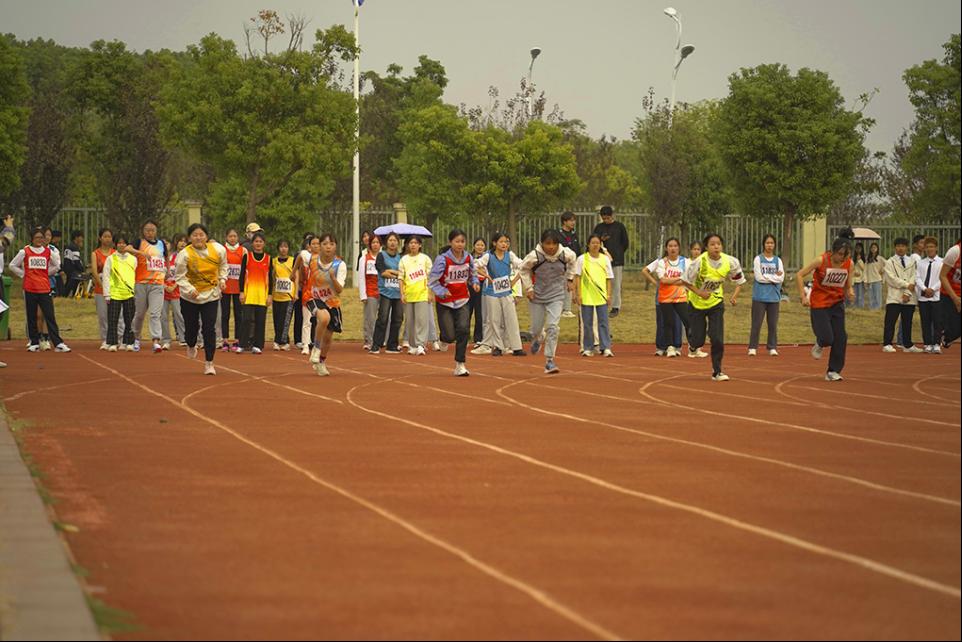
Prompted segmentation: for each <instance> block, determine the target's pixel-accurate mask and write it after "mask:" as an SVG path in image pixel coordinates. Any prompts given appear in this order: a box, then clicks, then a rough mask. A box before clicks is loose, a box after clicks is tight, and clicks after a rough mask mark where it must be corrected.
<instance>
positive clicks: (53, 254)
mask: <svg viewBox="0 0 962 642" xmlns="http://www.w3.org/2000/svg"><path fill="white" fill-rule="evenodd" d="M59 272H60V252H59V250H57V249H56V248H50V265H49V266H48V267H47V273H48V274H49V275H50V276H53V275H54V274H58V273H59Z"/></svg>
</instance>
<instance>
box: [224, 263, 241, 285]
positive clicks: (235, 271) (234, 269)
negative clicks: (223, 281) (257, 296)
mask: <svg viewBox="0 0 962 642" xmlns="http://www.w3.org/2000/svg"><path fill="white" fill-rule="evenodd" d="M240 272H241V266H240V263H228V264H227V278H228V279H230V280H231V281H240Z"/></svg>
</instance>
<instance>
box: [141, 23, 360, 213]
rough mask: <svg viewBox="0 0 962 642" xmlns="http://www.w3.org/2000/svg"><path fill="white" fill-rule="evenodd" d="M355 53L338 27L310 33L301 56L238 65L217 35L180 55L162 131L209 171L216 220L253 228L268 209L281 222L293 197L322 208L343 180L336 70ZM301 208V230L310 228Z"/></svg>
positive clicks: (345, 106) (347, 144) (349, 130)
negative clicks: (183, 60)
mask: <svg viewBox="0 0 962 642" xmlns="http://www.w3.org/2000/svg"><path fill="white" fill-rule="evenodd" d="M355 51H356V48H355V45H354V36H353V35H352V34H350V33H348V32H347V31H346V30H345V29H344V27H343V26H339V25H338V26H335V27H332V28H330V29H328V30H327V31H322V30H318V31H317V32H316V41H315V43H314V46H313V47H312V48H311V49H310V50H309V51H298V50H291V49H288V50H286V51H283V52H281V53H278V54H265V55H263V56H261V57H248V58H246V59H245V58H242V57H241V56H240V55H238V52H237V49H236V47H235V45H234V43H233V42H231V41H229V40H225V39H223V38H221V37H219V36H217V35H215V34H210V35H208V36H206V37H204V38H203V39H202V40H201V42H200V44H199V45H196V46H191V47H189V48H188V60H187V63H186V65H185V66H184V69H183V70H182V72H181V73H180V75H179V77H178V78H176V79H175V81H173V82H171V83H170V84H169V85H168V86H167V87H166V89H165V90H164V92H163V99H162V106H161V108H160V110H159V111H160V115H161V122H162V131H163V135H164V138H165V140H167V141H168V142H169V143H171V144H174V145H177V146H179V147H181V148H183V149H185V150H186V151H188V152H189V153H190V154H191V155H193V156H194V157H195V158H197V159H198V160H201V161H203V162H204V163H206V164H207V165H209V166H210V167H211V168H212V170H213V173H214V176H215V179H214V182H213V184H212V186H211V190H212V196H211V200H212V203H213V204H214V205H216V207H212V208H211V210H212V213H213V215H214V217H215V220H217V221H218V222H219V223H223V224H229V225H237V224H240V223H242V222H252V221H254V220H255V218H256V217H258V215H259V211H260V210H261V209H262V208H267V209H268V210H269V209H270V207H271V206H272V205H274V206H276V207H278V208H279V209H278V210H277V212H275V214H276V215H277V216H278V217H280V218H284V219H285V220H287V218H288V216H289V215H290V214H291V203H293V202H294V201H292V200H291V199H292V197H293V195H294V194H295V193H297V194H299V195H300V197H306V198H307V201H306V203H314V204H317V203H320V202H321V199H322V198H323V197H326V196H329V195H330V193H331V192H332V191H333V189H334V181H335V179H336V178H338V177H340V176H344V175H347V174H348V173H349V172H350V162H351V158H352V156H353V153H354V145H355V142H354V123H355V115H354V100H353V98H352V96H351V94H350V93H348V92H346V91H345V90H344V88H343V87H342V86H341V84H342V82H341V81H342V80H343V72H341V70H340V67H339V65H340V64H341V63H343V62H347V61H350V60H353V58H354V55H355ZM288 190H290V192H291V193H289V194H288V193H287V192H288ZM306 203H305V204H304V205H306ZM304 205H302V206H301V210H300V212H299V214H298V218H299V220H300V223H299V226H300V227H301V229H303V226H304V225H305V224H307V221H308V220H309V215H308V212H307V211H305V209H304ZM282 212H283V213H282Z"/></svg>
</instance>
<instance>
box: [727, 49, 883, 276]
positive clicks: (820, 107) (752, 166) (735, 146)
mask: <svg viewBox="0 0 962 642" xmlns="http://www.w3.org/2000/svg"><path fill="white" fill-rule="evenodd" d="M728 80H729V94H728V97H727V98H726V99H725V100H724V102H723V103H722V105H721V109H720V112H719V118H718V124H719V128H718V133H719V147H720V151H721V156H722V158H723V159H724V162H725V165H726V167H727V169H728V173H729V175H730V176H731V180H732V185H733V187H734V190H735V196H736V198H737V201H738V204H739V206H740V209H741V211H742V213H743V214H744V215H748V216H754V217H761V218H773V217H776V216H779V215H782V216H784V219H783V220H784V223H783V229H782V238H781V239H780V246H781V247H782V249H783V258H784V259H785V261H786V262H787V263H790V262H791V259H792V257H791V253H792V241H793V239H792V236H793V231H794V228H795V222H796V221H798V220H805V219H808V218H813V217H816V216H818V215H820V214H824V213H825V212H826V210H827V209H828V207H829V206H830V205H831V204H832V203H833V202H835V201H837V200H838V199H840V198H841V197H842V196H843V195H844V194H845V193H846V191H847V190H848V189H849V188H850V185H851V180H852V176H853V174H854V172H855V169H856V166H857V164H858V161H859V159H860V158H861V156H862V150H863V146H862V141H863V140H864V137H865V132H866V130H867V128H868V127H870V126H871V124H872V121H871V120H869V119H867V118H865V117H864V116H863V115H862V114H861V113H860V112H857V111H849V110H847V109H846V108H845V106H844V101H843V99H842V95H841V93H840V92H839V90H838V88H837V87H836V86H835V84H834V83H833V82H832V80H831V79H830V78H829V77H828V75H827V74H825V73H824V72H821V71H813V70H811V69H800V70H799V71H798V73H797V74H795V75H792V74H791V72H790V71H789V70H788V68H787V67H786V66H785V65H781V64H769V65H760V66H758V67H755V68H752V69H742V70H741V71H740V72H739V73H736V74H732V75H731V76H730V77H729V79H728Z"/></svg>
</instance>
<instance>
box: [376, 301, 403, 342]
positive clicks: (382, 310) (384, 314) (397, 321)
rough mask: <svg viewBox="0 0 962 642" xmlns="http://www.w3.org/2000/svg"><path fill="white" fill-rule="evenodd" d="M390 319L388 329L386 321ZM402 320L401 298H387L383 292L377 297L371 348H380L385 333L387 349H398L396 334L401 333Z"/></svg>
mask: <svg viewBox="0 0 962 642" xmlns="http://www.w3.org/2000/svg"><path fill="white" fill-rule="evenodd" d="M389 321H390V324H391V326H390V328H391V329H390V331H388V322H389ZM402 321H404V306H403V305H402V304H401V299H389V298H388V297H386V296H384V295H383V294H382V295H381V296H380V297H378V302H377V323H375V324H374V344H373V345H372V346H371V350H380V349H381V346H382V345H384V337H385V334H386V335H387V349H388V350H392V351H393V350H397V349H398V335H399V334H400V333H401V322H402Z"/></svg>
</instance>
